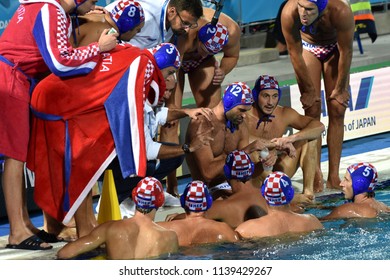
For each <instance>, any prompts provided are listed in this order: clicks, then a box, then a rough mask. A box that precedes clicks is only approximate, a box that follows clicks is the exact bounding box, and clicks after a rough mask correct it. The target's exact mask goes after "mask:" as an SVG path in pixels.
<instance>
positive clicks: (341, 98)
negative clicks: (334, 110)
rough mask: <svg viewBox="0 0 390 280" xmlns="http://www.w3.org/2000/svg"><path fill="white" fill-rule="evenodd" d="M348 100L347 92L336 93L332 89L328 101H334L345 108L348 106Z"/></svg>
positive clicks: (336, 91)
mask: <svg viewBox="0 0 390 280" xmlns="http://www.w3.org/2000/svg"><path fill="white" fill-rule="evenodd" d="M349 98H350V94H349V91H348V90H343V91H338V90H336V89H334V90H333V91H332V94H331V95H330V97H329V99H328V101H332V100H336V101H337V102H338V103H339V104H341V105H343V106H344V107H345V108H347V107H348V104H349Z"/></svg>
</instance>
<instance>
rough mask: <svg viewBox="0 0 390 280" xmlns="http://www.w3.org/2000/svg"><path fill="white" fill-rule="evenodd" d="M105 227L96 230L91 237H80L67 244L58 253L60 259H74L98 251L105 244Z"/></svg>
mask: <svg viewBox="0 0 390 280" xmlns="http://www.w3.org/2000/svg"><path fill="white" fill-rule="evenodd" d="M102 231H105V227H102V226H99V227H97V228H95V229H94V230H93V231H92V232H91V233H90V234H89V235H86V236H83V237H80V238H79V239H77V240H76V241H72V242H69V243H67V244H66V245H65V246H64V247H62V248H61V249H60V250H59V251H58V252H57V258H58V259H72V258H74V257H76V256H78V255H81V254H83V253H86V252H89V251H91V250H93V249H96V248H97V247H99V246H100V245H102V244H103V243H104V242H105V238H103V236H104V233H103V232H102Z"/></svg>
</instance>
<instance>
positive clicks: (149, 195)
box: [132, 177, 165, 209]
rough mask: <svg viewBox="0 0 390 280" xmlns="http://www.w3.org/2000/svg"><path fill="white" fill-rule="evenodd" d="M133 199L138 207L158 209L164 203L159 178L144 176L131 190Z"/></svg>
mask: <svg viewBox="0 0 390 280" xmlns="http://www.w3.org/2000/svg"><path fill="white" fill-rule="evenodd" d="M132 197H133V201H134V202H135V205H136V206H137V207H138V208H142V209H158V208H159V207H161V206H162V205H163V204H164V201H165V196H164V189H163V186H162V184H161V182H160V181H159V180H157V179H156V178H154V177H145V178H143V179H142V180H141V181H139V182H138V184H137V186H136V187H135V188H134V189H133V191H132Z"/></svg>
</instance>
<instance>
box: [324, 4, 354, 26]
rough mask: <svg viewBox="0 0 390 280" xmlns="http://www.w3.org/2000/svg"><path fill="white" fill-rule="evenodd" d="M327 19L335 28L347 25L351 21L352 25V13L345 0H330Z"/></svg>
mask: <svg viewBox="0 0 390 280" xmlns="http://www.w3.org/2000/svg"><path fill="white" fill-rule="evenodd" d="M329 17H330V20H331V22H332V24H333V25H334V26H335V27H336V28H337V27H338V26H340V27H343V26H344V25H349V24H350V23H351V22H352V21H353V23H354V20H353V19H354V18H353V12H352V9H351V6H350V4H349V1H347V0H330V1H329Z"/></svg>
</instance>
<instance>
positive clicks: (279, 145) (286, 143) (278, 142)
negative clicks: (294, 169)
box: [271, 137, 297, 158]
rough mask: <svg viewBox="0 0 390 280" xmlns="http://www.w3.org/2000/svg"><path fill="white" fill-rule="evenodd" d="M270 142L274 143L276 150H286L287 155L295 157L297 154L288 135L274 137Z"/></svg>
mask: <svg viewBox="0 0 390 280" xmlns="http://www.w3.org/2000/svg"><path fill="white" fill-rule="evenodd" d="M271 142H272V143H274V144H275V148H276V149H277V150H280V151H285V152H287V154H288V156H289V157H291V158H295V157H296V156H297V151H296V150H295V147H294V145H293V143H292V142H291V140H290V139H289V138H288V137H281V138H274V139H272V140H271Z"/></svg>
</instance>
